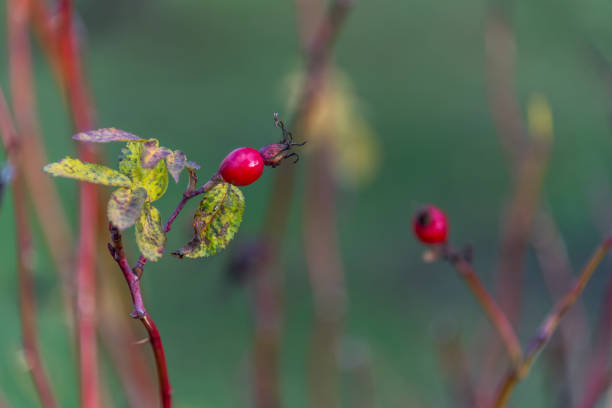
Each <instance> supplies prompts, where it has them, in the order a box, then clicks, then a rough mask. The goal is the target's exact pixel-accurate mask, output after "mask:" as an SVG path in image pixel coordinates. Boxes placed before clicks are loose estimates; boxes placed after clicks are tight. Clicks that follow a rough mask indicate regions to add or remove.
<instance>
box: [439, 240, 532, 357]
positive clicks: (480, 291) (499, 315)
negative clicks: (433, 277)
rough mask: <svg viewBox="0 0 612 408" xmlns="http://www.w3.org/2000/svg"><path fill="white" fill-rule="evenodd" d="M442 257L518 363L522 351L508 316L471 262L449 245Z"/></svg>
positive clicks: (443, 249)
mask: <svg viewBox="0 0 612 408" xmlns="http://www.w3.org/2000/svg"><path fill="white" fill-rule="evenodd" d="M442 251H443V255H444V258H445V259H447V260H448V261H449V262H450V263H451V264H452V265H453V266H454V267H455V269H456V270H457V272H459V276H460V277H461V278H462V279H463V280H464V281H465V283H466V284H467V285H468V287H469V288H470V290H471V291H472V293H473V294H474V297H475V298H476V300H477V301H478V303H480V306H481V307H482V309H483V310H484V312H485V313H486V315H487V317H488V318H489V320H490V321H491V323H492V324H493V326H494V327H495V329H496V330H497V332H498V333H499V336H500V337H501V339H502V340H503V342H504V345H505V346H506V351H507V352H508V356H509V357H510V360H511V361H512V362H513V363H514V364H518V363H520V361H521V359H522V355H523V352H522V350H521V344H520V342H519V340H518V337H517V336H516V333H515V332H514V329H513V328H512V324H511V323H510V321H509V320H508V317H507V316H506V314H505V313H504V312H503V310H502V309H501V308H500V307H499V305H498V304H497V303H496V302H495V300H493V298H492V297H491V295H489V292H487V290H486V288H485V287H484V285H483V284H482V282H481V281H480V279H479V278H478V275H477V274H476V271H475V270H474V267H473V266H472V264H471V263H470V262H469V261H468V260H467V259H466V258H465V256H463V255H462V254H459V253H458V252H457V251H455V250H454V249H453V248H452V247H450V246H449V245H445V246H444V247H443V248H442Z"/></svg>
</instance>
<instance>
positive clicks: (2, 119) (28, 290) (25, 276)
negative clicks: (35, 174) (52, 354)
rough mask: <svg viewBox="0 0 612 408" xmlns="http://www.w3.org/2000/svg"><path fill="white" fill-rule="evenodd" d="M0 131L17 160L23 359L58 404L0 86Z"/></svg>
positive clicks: (15, 147) (45, 395)
mask: <svg viewBox="0 0 612 408" xmlns="http://www.w3.org/2000/svg"><path fill="white" fill-rule="evenodd" d="M0 133H1V135H2V141H3V144H4V146H5V147H6V150H7V153H8V154H9V156H10V159H11V160H12V161H14V162H15V163H17V164H18V165H17V166H16V167H15V175H14V178H13V182H12V187H13V206H14V208H15V224H16V225H15V226H16V233H17V240H16V243H17V267H18V278H19V306H20V317H21V325H22V336H23V345H24V353H25V358H26V362H27V364H28V369H29V370H30V373H31V375H32V380H33V382H34V386H35V388H36V392H37V394H38V397H39V399H40V403H41V405H42V406H43V407H44V408H55V407H56V406H57V403H56V400H55V396H54V395H53V389H52V387H51V383H50V382H49V378H48V376H47V374H46V373H45V369H44V366H43V361H42V358H41V356H40V351H39V348H38V333H37V330H36V293H35V292H34V278H33V276H32V236H31V231H30V225H29V223H28V217H27V213H26V211H27V208H28V205H27V203H26V194H25V191H24V187H23V180H22V178H21V177H22V176H21V168H20V167H19V163H20V160H19V158H18V157H17V156H18V155H19V140H18V138H17V133H16V131H15V127H14V125H13V122H12V120H11V116H10V113H9V110H8V106H7V104H6V100H5V98H4V93H3V92H2V90H1V89H0Z"/></svg>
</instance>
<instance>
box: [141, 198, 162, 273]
mask: <svg viewBox="0 0 612 408" xmlns="http://www.w3.org/2000/svg"><path fill="white" fill-rule="evenodd" d="M136 243H137V244H138V248H139V249H140V252H142V254H143V255H144V256H146V257H147V259H150V260H151V261H157V260H158V259H159V258H161V256H162V255H163V253H164V246H165V245H166V234H165V233H164V230H163V228H162V225H161V216H160V215H159V211H158V210H157V208H155V207H153V206H152V205H151V204H149V203H146V204H145V205H144V208H143V211H142V213H141V214H140V217H139V218H138V222H136Z"/></svg>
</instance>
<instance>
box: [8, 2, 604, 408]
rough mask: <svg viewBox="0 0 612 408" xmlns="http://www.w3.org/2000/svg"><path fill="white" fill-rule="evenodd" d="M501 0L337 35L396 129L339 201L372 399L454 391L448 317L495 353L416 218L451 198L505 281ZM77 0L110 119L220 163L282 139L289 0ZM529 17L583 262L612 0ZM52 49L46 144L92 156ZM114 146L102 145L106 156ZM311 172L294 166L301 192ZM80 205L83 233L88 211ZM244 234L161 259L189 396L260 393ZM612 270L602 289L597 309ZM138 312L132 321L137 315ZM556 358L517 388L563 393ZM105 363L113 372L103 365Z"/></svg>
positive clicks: (460, 220) (44, 329)
mask: <svg viewBox="0 0 612 408" xmlns="http://www.w3.org/2000/svg"><path fill="white" fill-rule="evenodd" d="M486 6H487V3H486V2H485V1H481V0H465V1H461V2H453V1H444V0H435V1H431V0H428V1H425V0H415V1H395V0H378V1H368V0H360V1H358V2H357V3H356V5H355V7H354V10H353V11H352V13H351V15H350V17H349V19H348V20H347V22H346V25H345V27H344V28H343V30H342V33H341V35H340V38H339V40H338V43H337V52H336V63H337V66H338V67H339V68H340V69H341V70H342V71H343V72H344V75H345V76H346V78H348V80H349V81H350V82H351V84H352V85H351V86H352V90H353V93H354V94H355V95H356V96H357V97H358V98H359V100H360V104H361V112H362V114H363V118H364V119H365V120H367V122H368V123H369V126H370V127H371V128H372V129H373V138H375V140H376V143H377V144H378V149H377V150H376V152H374V151H373V152H372V154H376V155H378V156H377V157H378V167H377V170H376V172H375V173H372V175H371V176H372V177H371V180H370V181H369V182H365V183H362V184H361V185H359V186H357V187H346V188H343V189H342V190H341V192H340V196H339V199H338V206H339V207H338V210H339V211H338V212H339V219H338V229H339V236H340V242H341V250H342V260H343V262H344V267H345V272H346V279H347V287H348V305H349V306H348V315H347V322H346V326H345V332H346V334H345V336H346V339H347V340H346V341H347V344H349V345H350V344H352V345H353V346H354V345H355V344H357V345H358V347H359V348H360V350H365V353H366V355H367V356H368V358H369V359H370V361H371V369H372V374H373V391H372V393H373V396H374V400H375V406H376V407H406V406H412V405H411V404H418V403H420V402H423V403H424V404H426V406H433V407H442V406H448V407H452V406H453V402H452V401H450V400H449V399H448V396H447V395H448V394H447V393H446V386H445V382H444V378H443V376H442V375H441V372H440V365H439V362H438V359H437V352H436V350H437V343H436V339H437V336H438V334H439V330H440V329H441V328H442V329H444V328H448V327H452V328H453V329H456V330H459V331H460V332H461V334H462V336H463V338H464V339H465V341H466V342H467V343H468V344H471V345H472V347H471V348H468V352H469V353H472V354H476V355H477V354H478V353H479V349H478V347H474V344H475V343H473V342H472V343H470V341H471V339H472V338H473V337H475V335H476V334H477V333H479V331H481V330H482V329H481V328H482V327H483V325H484V324H485V323H486V321H485V320H484V318H483V316H482V313H481V311H480V310H479V309H478V307H477V306H476V304H475V302H474V301H473V299H472V298H471V296H470V294H469V292H468V291H467V289H466V288H465V287H464V285H463V282H461V281H460V280H459V279H458V278H457V277H456V274H455V273H454V272H453V271H452V270H451V269H450V267H449V266H448V265H446V264H442V263H440V264H424V263H423V262H422V259H421V254H422V251H423V247H422V246H421V245H419V244H418V243H417V242H416V241H415V239H414V238H413V237H412V234H411V230H410V220H411V215H412V213H413V212H414V211H415V210H416V209H417V208H418V207H419V206H420V205H422V204H424V203H430V202H431V203H436V204H437V205H439V206H441V207H442V208H444V209H445V210H446V211H447V213H448V215H449V217H450V219H451V220H452V227H451V229H452V238H451V240H452V242H453V243H456V244H457V245H458V246H461V245H463V244H467V243H472V244H473V246H474V250H475V266H476V268H477V270H478V271H479V273H480V275H481V276H482V278H483V280H484V281H485V284H487V285H488V286H491V287H492V285H493V279H492V277H493V272H494V271H495V268H496V267H497V261H496V260H497V255H498V245H499V236H500V225H501V219H500V217H501V215H502V214H503V210H504V208H505V206H506V205H507V202H508V198H509V196H510V194H511V193H510V186H511V183H510V180H511V179H510V167H509V162H508V160H507V157H506V155H505V154H504V151H503V147H502V145H501V144H500V142H499V137H498V135H497V132H496V130H495V128H494V126H493V122H492V119H491V115H490V111H489V106H488V103H487V98H486V90H485V72H484V56H485V42H484V15H485V9H486ZM77 10H78V12H79V16H80V20H79V21H80V30H83V34H84V36H85V38H86V54H85V58H86V65H87V73H88V76H89V80H90V83H91V87H92V93H93V95H94V97H95V101H96V104H97V108H98V124H99V125H100V126H103V127H106V126H116V127H119V128H122V129H126V130H129V131H131V132H134V133H136V134H138V135H141V136H143V137H155V138H158V139H159V140H160V141H161V143H162V144H163V145H167V146H171V147H173V148H178V149H182V150H183V151H185V152H187V153H188V156H189V157H190V158H191V159H193V160H196V161H197V162H199V163H200V164H201V165H202V170H201V171H200V173H201V174H203V175H204V174H207V173H210V172H213V171H214V170H216V166H217V163H218V162H219V161H220V160H221V159H222V158H223V157H224V155H225V154H226V152H227V151H229V150H231V149H233V148H235V147H236V146H241V145H247V146H254V147H257V146H261V145H264V144H267V143H271V142H274V141H276V140H277V139H278V138H279V133H278V131H277V130H276V129H274V127H273V123H272V113H273V112H275V111H279V112H280V113H281V117H288V116H289V114H290V111H289V106H288V101H289V99H290V97H289V92H288V90H287V86H286V83H287V76H288V75H290V74H291V73H292V72H294V71H295V70H296V69H297V68H298V67H299V66H300V63H301V56H300V52H299V46H298V38H297V34H296V22H295V10H294V4H293V2H291V1H280V0H259V1H257V2H252V1H244V0H237V1H232V2H228V1H224V0H207V1H196V0H176V1H172V2H163V1H159V0H147V1H143V0H132V1H120V0H107V1H103V2H102V1H93V0H84V1H80V2H77ZM0 13H1V15H0V33H2V34H1V35H0V40H2V41H0V84H1V85H2V86H3V88H4V89H5V90H6V91H7V92H8V88H9V87H8V69H7V64H8V61H7V50H6V44H5V41H4V40H3V39H4V38H5V34H4V33H5V32H6V25H5V22H4V20H5V10H4V4H3V6H2V7H0ZM512 16H513V20H514V27H515V31H516V37H517V94H518V96H519V100H520V102H521V104H522V105H523V106H525V103H526V101H527V100H528V98H529V95H531V94H532V93H534V92H538V93H540V94H543V95H545V96H546V97H547V98H548V100H549V103H550V106H551V107H552V111H553V116H554V126H555V134H554V142H553V147H552V152H551V159H550V166H549V171H548V174H547V176H546V180H545V185H544V188H543V193H542V201H543V203H544V205H545V206H546V207H547V208H549V210H550V213H551V214H552V215H553V216H554V218H555V220H556V221H557V223H558V225H559V227H560V230H561V232H562V234H563V236H564V237H565V239H566V242H567V246H568V248H569V256H570V259H571V262H572V264H573V265H574V267H576V268H578V267H579V266H580V265H581V264H582V263H583V262H584V260H586V259H587V257H588V256H589V254H590V252H591V251H592V249H593V248H594V247H595V245H596V244H597V243H598V242H599V240H600V236H601V230H602V227H606V225H605V220H602V219H601V216H600V214H601V213H599V212H598V211H600V210H601V208H604V209H605V208H607V206H608V205H609V203H608V202H601V199H598V198H597V194H594V193H597V192H601V191H607V190H608V189H610V188H612V184H611V181H610V177H609V175H610V174H611V172H612V161H610V157H612V138H611V137H610V124H611V116H610V113H611V110H612V92H611V88H610V82H609V80H610V78H612V68H611V66H610V64H612V45H611V44H612V26H610V24H609V21H610V17H611V16H612V6H611V5H610V3H609V2H607V1H604V0H583V1H570V0H560V1H551V0H535V1H534V0H517V1H514V2H513V11H512ZM34 64H35V74H36V86H37V97H38V109H39V114H40V117H41V121H42V125H43V126H42V129H43V133H44V137H45V143H46V148H47V150H48V154H49V158H50V159H51V160H57V159H59V158H60V157H63V156H65V155H67V154H70V155H74V154H75V152H74V144H73V142H72V141H71V139H70V135H71V126H70V122H69V120H68V117H69V116H68V112H67V110H66V108H65V107H64V105H63V104H62V103H59V101H60V100H61V96H60V93H59V91H58V88H57V85H56V83H55V81H54V78H53V75H52V72H51V71H50V69H49V67H48V65H47V64H46V62H44V57H43V55H42V54H41V52H40V50H38V49H35V61H34ZM118 149H119V147H118V146H108V148H106V150H105V152H106V157H107V158H108V162H110V163H112V162H113V161H114V157H116V155H117V153H118ZM308 160H309V158H308V157H303V162H304V163H306V162H307V161H308ZM301 165H302V163H299V164H298V165H297V166H298V168H300V167H301ZM274 171H283V169H282V167H281V168H279V169H276V170H274ZM298 171H299V170H298ZM272 173H273V171H272V170H270V169H267V170H266V172H265V173H264V176H263V177H262V180H261V182H258V183H256V184H254V185H252V186H249V187H246V188H245V189H244V193H245V196H246V201H247V207H246V212H245V216H244V222H243V224H242V226H241V228H240V232H239V237H238V239H239V240H240V239H248V238H249V237H252V236H254V235H255V234H256V233H257V231H258V230H259V228H260V226H261V224H262V222H263V220H262V214H264V210H265V206H266V205H268V202H267V196H268V194H269V191H270V186H271V181H272V177H273V174H272ZM41 177H46V176H44V175H43V174H42V173H41ZM302 182H303V178H302V177H301V176H300V177H298V181H297V185H298V188H297V191H298V192H299V191H301V188H300V187H301V186H302ZM57 185H58V187H59V189H60V191H61V193H62V199H63V201H64V203H65V205H66V206H67V208H68V209H69V212H68V213H69V214H76V213H77V200H76V193H77V189H76V187H77V183H75V182H73V181H69V180H57ZM182 187H183V186H182V184H179V185H174V184H173V183H171V186H170V188H169V192H168V193H167V194H166V196H165V197H164V198H163V199H162V200H161V201H160V202H159V208H160V210H161V211H162V213H163V214H168V213H169V212H170V211H171V210H172V208H173V207H174V205H175V201H176V200H174V199H173V198H172V197H173V195H174V196H175V197H177V196H178V195H179V194H180V193H181V191H182ZM9 194H10V193H9ZM40 199H41V200H44V199H45V198H44V197H40ZM194 204H195V203H191V207H193V205H194ZM294 204H295V205H294V206H293V209H292V218H291V224H290V231H289V234H288V236H287V237H286V239H285V244H284V245H285V247H284V252H283V257H282V259H283V265H284V271H285V274H286V280H285V287H286V291H287V293H286V316H285V335H284V340H283V341H284V346H283V355H282V391H283V402H284V404H285V406H287V407H291V408H294V407H295V408H300V407H306V406H308V395H307V386H306V382H307V381H306V371H307V358H308V347H309V339H310V335H309V333H310V328H311V324H312V319H313V307H312V296H311V290H310V284H309V281H308V278H307V276H306V271H305V266H304V254H303V239H302V228H301V195H300V194H298V196H297V199H296V200H295V201H294ZM1 205H2V207H1V209H0V225H1V226H2V231H3V233H2V235H1V237H0V259H2V260H3V261H2V266H1V267H0V322H2V323H1V329H0V387H1V389H2V391H3V393H4V394H5V395H6V397H7V399H8V400H9V401H11V402H12V403H13V406H15V407H34V406H36V405H37V399H36V395H35V393H34V392H33V388H32V386H31V382H30V378H29V376H28V374H27V372H26V371H25V369H24V365H23V362H22V359H21V357H20V347H21V346H20V329H19V320H18V308H17V297H16V285H17V282H16V275H15V250H14V247H15V242H14V238H13V236H14V234H13V211H12V208H11V201H10V200H9V199H8V197H5V199H4V201H3V202H2V204H1ZM191 207H190V208H191ZM72 222H73V225H72V228H73V230H75V231H76V219H75V217H73V219H72ZM175 225H176V226H175V228H174V230H173V234H170V238H169V247H177V246H178V245H180V244H181V243H182V242H183V241H185V240H186V238H187V237H189V236H190V217H189V215H188V214H187V213H186V214H183V216H181V218H180V219H179V220H178V221H177V224H175ZM127 240H128V241H132V239H131V236H129V235H128V238H127ZM132 242H133V241H132ZM37 244H38V248H39V250H38V251H37V252H36V254H35V259H34V262H35V266H36V278H37V286H36V289H37V293H38V301H39V305H40V311H39V313H40V314H39V321H38V324H39V327H40V336H41V345H42V351H43V355H44V358H45V361H46V363H47V365H48V371H49V372H50V373H51V378H52V382H53V384H54V386H56V388H57V391H58V394H59V397H60V400H61V401H62V403H63V406H66V407H76V406H77V405H78V402H77V401H78V388H77V383H78V381H77V375H76V370H75V367H76V363H75V352H74V350H73V346H72V345H71V344H72V343H71V342H72V340H71V338H70V337H69V335H68V333H67V331H66V326H65V317H64V316H63V306H62V302H61V298H60V292H59V286H58V281H57V279H56V275H55V273H54V272H53V268H52V266H51V265H52V264H51V262H50V260H49V256H48V253H47V252H46V250H45V247H44V243H43V241H42V238H39V239H38V240H37ZM232 245H236V243H233V244H231V245H230V250H226V251H224V252H223V253H222V254H220V255H218V256H215V257H213V258H211V259H203V260H196V261H191V260H183V261H180V260H177V259H175V258H172V257H165V258H164V259H163V260H162V261H160V262H157V263H151V264H149V265H148V266H147V272H146V279H144V283H143V285H144V291H145V296H146V299H147V303H148V308H149V310H150V311H151V313H152V315H153V316H154V317H155V319H156V322H157V325H158V326H159V328H160V330H161V332H162V335H163V340H164V343H165V345H166V353H167V359H168V363H169V370H170V374H171V379H172V383H173V388H174V393H175V394H174V395H175V399H176V406H177V407H183V408H188V407H244V406H248V401H249V396H250V389H249V381H248V373H249V370H248V367H249V353H250V347H251V346H250V340H251V335H252V329H253V327H252V319H251V312H250V309H251V306H252V305H251V300H250V297H249V293H248V291H245V290H244V288H241V287H238V286H236V285H231V284H228V282H227V279H226V276H225V274H226V272H225V271H226V266H227V262H228V256H229V254H230V253H231V246H232ZM131 254H132V257H133V256H134V254H135V248H134V246H132V252H131ZM609 266H610V265H608V267H607V268H605V267H604V268H602V269H603V270H602V271H600V273H599V274H597V275H596V276H595V278H594V281H593V282H592V284H591V285H590V286H589V287H588V288H587V290H586V293H585V296H584V300H585V302H586V307H587V311H588V313H589V316H591V317H592V318H593V320H595V316H596V315H597V313H598V310H599V303H600V301H601V298H602V294H603V291H604V288H605V282H606V281H607V279H608V276H607V275H608V273H607V272H609V270H610V267H609ZM606 269H607V270H606ZM107 274H119V271H117V270H108V271H101V273H100V274H99V279H105V278H106V275H107ZM526 280H527V285H526V287H527V289H526V291H525V293H524V301H525V307H524V313H523V318H522V324H521V328H520V337H521V339H523V340H527V338H529V336H530V333H532V332H533V330H534V328H535V327H536V324H537V322H539V320H540V319H541V318H542V317H543V316H544V315H545V313H546V312H547V311H548V309H549V307H550V305H551V304H552V300H551V299H550V297H549V296H548V292H547V291H546V289H545V287H544V284H543V283H542V279H541V276H540V273H539V271H538V267H537V263H536V262H535V260H534V257H533V255H532V254H531V253H530V254H529V256H528V260H527V274H526ZM122 296H126V297H127V296H128V292H127V290H125V293H122ZM128 312H129V309H126V310H125V313H124V314H121V315H118V316H117V317H116V318H117V319H128V316H127V314H128ZM133 324H137V322H134V323H133ZM142 347H146V346H142ZM103 357H104V354H103ZM543 366H544V363H541V362H539V364H538V365H537V367H536V369H535V371H534V373H533V375H532V376H530V377H529V378H528V379H527V380H526V381H525V382H524V383H523V384H521V385H520V386H519V387H518V389H517V392H516V395H515V397H514V399H513V401H514V403H515V404H516V405H515V406H522V407H540V406H549V404H551V399H552V398H551V396H550V395H549V393H548V392H547V390H548V388H547V387H546V380H545V378H544V375H543V373H544V371H545V369H544V368H543ZM103 368H104V370H105V372H108V373H111V374H112V369H111V368H110V367H109V365H108V364H107V363H105V364H103ZM108 378H109V386H110V387H111V388H112V389H113V390H116V392H115V393H114V394H113V399H114V400H115V403H116V406H119V407H121V406H125V402H124V396H123V395H122V391H121V387H120V386H119V385H118V383H116V380H113V376H112V375H110V376H108ZM342 384H343V393H344V396H345V398H346V400H347V401H348V396H347V395H346V394H348V393H350V392H352V391H351V390H354V384H351V379H350V376H346V378H344V379H343V383H342ZM347 404H349V405H347V406H350V403H348V402H347ZM414 406H418V405H414Z"/></svg>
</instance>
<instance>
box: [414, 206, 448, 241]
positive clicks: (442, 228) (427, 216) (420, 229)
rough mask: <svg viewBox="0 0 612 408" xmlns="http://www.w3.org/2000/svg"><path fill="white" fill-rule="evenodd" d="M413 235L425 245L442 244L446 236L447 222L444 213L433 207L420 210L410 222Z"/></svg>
mask: <svg viewBox="0 0 612 408" xmlns="http://www.w3.org/2000/svg"><path fill="white" fill-rule="evenodd" d="M412 229H413V231H414V235H416V237H417V238H418V239H419V240H420V241H421V242H423V243H425V244H442V243H444V242H446V237H447V236H448V222H447V220H446V214H444V211H442V210H441V209H439V208H438V207H435V206H433V205H428V206H426V207H424V208H423V209H421V210H420V211H419V212H417V214H416V215H415V217H414V220H413V222H412Z"/></svg>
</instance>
